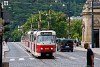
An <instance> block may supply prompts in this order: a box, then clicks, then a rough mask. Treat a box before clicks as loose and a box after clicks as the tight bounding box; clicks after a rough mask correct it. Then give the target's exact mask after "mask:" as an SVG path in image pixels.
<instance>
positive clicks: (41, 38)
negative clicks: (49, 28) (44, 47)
mask: <svg viewBox="0 0 100 67" xmlns="http://www.w3.org/2000/svg"><path fill="white" fill-rule="evenodd" d="M37 39H38V43H55V36H38V38H37Z"/></svg>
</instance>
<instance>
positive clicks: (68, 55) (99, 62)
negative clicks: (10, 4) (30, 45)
mask: <svg viewBox="0 0 100 67" xmlns="http://www.w3.org/2000/svg"><path fill="white" fill-rule="evenodd" d="M8 47H9V49H10V51H9V52H8V53H7V54H6V58H8V60H9V64H10V65H9V67H86V52H85V51H78V50H74V52H56V54H55V58H50V59H48V58H43V59H38V58H35V57H34V56H33V55H32V54H31V53H29V52H27V51H26V50H25V49H24V48H23V47H22V46H21V43H20V42H8ZM95 67H100V56H99V55H97V54H95Z"/></svg>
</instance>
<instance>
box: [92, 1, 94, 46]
mask: <svg viewBox="0 0 100 67" xmlns="http://www.w3.org/2000/svg"><path fill="white" fill-rule="evenodd" d="M93 2H94V0H92V47H93V48H94V38H93V37H94V11H93V7H94V4H93Z"/></svg>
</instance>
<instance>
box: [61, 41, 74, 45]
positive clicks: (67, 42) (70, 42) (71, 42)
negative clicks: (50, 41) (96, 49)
mask: <svg viewBox="0 0 100 67" xmlns="http://www.w3.org/2000/svg"><path fill="white" fill-rule="evenodd" d="M61 43H62V45H71V44H73V41H72V40H62V42H61Z"/></svg>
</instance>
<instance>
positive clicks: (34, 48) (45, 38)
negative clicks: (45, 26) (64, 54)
mask: <svg viewBox="0 0 100 67" xmlns="http://www.w3.org/2000/svg"><path fill="white" fill-rule="evenodd" d="M21 42H22V43H23V46H24V47H25V48H26V49H27V50H28V51H30V52H31V53H32V54H33V55H34V56H36V57H39V56H42V54H43V55H44V54H45V55H46V54H50V56H53V55H54V53H55V52H56V32H55V31H53V30H45V31H44V30H43V31H29V32H28V33H27V34H26V35H25V36H22V38H21Z"/></svg>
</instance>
